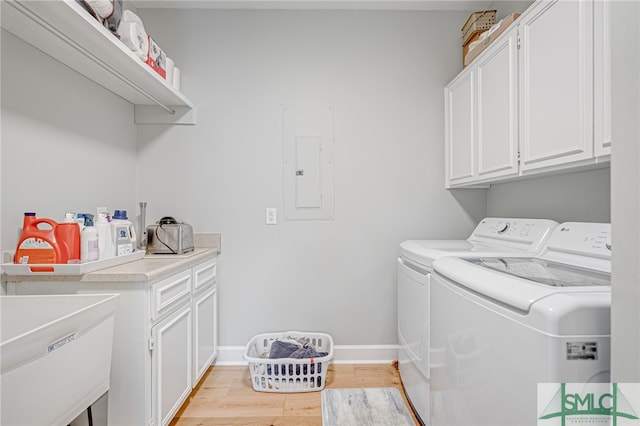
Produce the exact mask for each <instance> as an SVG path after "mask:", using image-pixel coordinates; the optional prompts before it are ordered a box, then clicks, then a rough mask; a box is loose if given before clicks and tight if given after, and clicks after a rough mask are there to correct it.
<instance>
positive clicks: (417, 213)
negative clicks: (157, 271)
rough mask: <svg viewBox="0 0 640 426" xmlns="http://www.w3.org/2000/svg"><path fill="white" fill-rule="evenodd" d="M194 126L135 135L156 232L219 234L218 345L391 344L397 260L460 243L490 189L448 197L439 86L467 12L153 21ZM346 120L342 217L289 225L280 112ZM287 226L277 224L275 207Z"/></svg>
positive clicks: (150, 14) (339, 156) (338, 123)
mask: <svg viewBox="0 0 640 426" xmlns="http://www.w3.org/2000/svg"><path fill="white" fill-rule="evenodd" d="M139 12H140V15H141V17H142V19H143V21H144V22H145V26H147V27H148V28H153V29H154V31H153V34H152V35H153V37H154V38H155V39H156V41H157V42H158V44H159V45H160V47H162V48H163V49H164V50H165V51H166V52H167V54H168V56H169V57H172V58H173V59H174V61H175V63H176V65H177V66H179V67H181V68H182V70H183V73H182V75H183V91H184V92H185V93H186V94H187V95H188V96H189V97H190V98H192V100H193V101H194V103H195V104H196V105H197V107H198V124H197V125H196V126H193V127H169V126H140V127H139V145H140V156H139V164H138V169H139V172H140V173H139V191H140V193H139V195H140V197H141V198H144V199H146V200H148V201H149V206H148V217H149V219H148V220H157V219H158V218H159V217H161V216H163V215H166V214H171V215H173V216H176V217H178V218H179V219H182V220H184V221H187V222H189V223H191V224H193V225H194V228H195V229H196V230H197V231H200V232H202V231H210V232H222V235H223V253H222V255H221V256H220V268H219V286H220V327H221V344H222V345H224V346H234V345H245V344H246V342H247V341H248V340H249V339H250V338H251V337H252V336H253V335H255V334H258V333H262V332H268V331H279V330H289V329H303V330H318V331H323V332H327V333H330V334H332V335H333V337H334V341H335V343H336V344H341V345H344V344H395V343H396V288H395V257H396V255H397V247H398V244H399V243H400V242H401V241H403V240H404V239H408V238H463V237H466V236H467V235H468V234H469V232H470V231H471V229H472V228H473V226H474V224H475V222H476V221H477V220H478V219H480V218H481V217H483V216H484V214H485V212H486V205H485V191H483V190H468V191H458V192H456V193H452V192H448V191H445V190H444V189H443V187H444V182H443V174H444V171H443V158H444V155H443V124H442V123H443V120H444V118H443V87H444V85H445V84H446V83H447V82H448V81H449V80H450V79H451V78H452V77H453V76H454V75H455V74H456V73H457V72H458V71H459V70H460V68H461V64H460V63H461V58H460V56H461V55H460V28H461V26H462V24H463V23H464V21H465V20H466V17H467V13H466V12H448V13H447V12H432V13H429V12H375V11H369V12H364V11H361V12H355V11H278V10H270V11H255V10H254V11H215V10H201V11H198V10H189V11H166V10H142V11H139ZM297 103H311V104H319V105H329V104H330V105H333V106H334V108H335V135H336V140H335V147H334V149H335V155H334V161H335V217H336V218H335V220H334V221H283V220H282V205H283V192H282V186H283V185H282V182H283V176H282V167H283V164H282V156H283V153H282V118H281V105H282V104H297ZM266 207H277V208H278V212H279V216H280V221H279V223H278V224H277V225H275V226H273V225H265V208H266Z"/></svg>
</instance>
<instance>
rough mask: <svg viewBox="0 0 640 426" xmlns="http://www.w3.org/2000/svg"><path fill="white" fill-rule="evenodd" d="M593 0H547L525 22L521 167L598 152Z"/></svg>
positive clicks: (549, 164)
mask: <svg viewBox="0 0 640 426" xmlns="http://www.w3.org/2000/svg"><path fill="white" fill-rule="evenodd" d="M592 19H593V1H591V0H584V1H563V0H556V1H543V2H539V3H536V4H534V6H533V7H532V9H531V10H530V12H529V11H528V12H527V14H526V17H525V18H524V19H523V20H522V22H521V23H520V25H519V27H520V43H521V47H520V54H519V63H520V114H521V122H520V135H521V137H520V139H521V146H522V152H521V162H522V164H521V167H522V170H530V169H536V168H542V167H552V166H558V165H561V164H565V163H569V162H573V161H579V160H584V159H589V158H591V157H592V156H593V127H592V126H593V118H592V117H593V89H592V87H593V66H592V65H593V53H592V52H593V25H592Z"/></svg>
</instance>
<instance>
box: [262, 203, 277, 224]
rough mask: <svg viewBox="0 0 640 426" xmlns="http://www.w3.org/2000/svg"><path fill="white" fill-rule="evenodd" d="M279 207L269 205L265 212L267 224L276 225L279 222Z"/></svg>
mask: <svg viewBox="0 0 640 426" xmlns="http://www.w3.org/2000/svg"><path fill="white" fill-rule="evenodd" d="M277 212H278V209H276V208H275V207H267V210H266V212H265V223H266V224H267V225H275V224H277V223H278V213H277Z"/></svg>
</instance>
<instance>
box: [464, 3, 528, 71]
mask: <svg viewBox="0 0 640 426" xmlns="http://www.w3.org/2000/svg"><path fill="white" fill-rule="evenodd" d="M519 16H520V14H519V13H512V14H511V15H509V16H507V17H506V18H504V19H502V20H501V21H500V22H498V23H497V24H496V25H494V26H493V27H492V28H491V29H489V30H488V31H487V32H486V33H485V34H482V37H481V38H479V40H478V42H477V43H474V44H473V45H472V44H471V43H470V44H469V49H468V51H467V52H465V53H464V60H463V63H462V65H463V66H465V67H466V66H467V65H469V64H470V63H471V62H472V61H473V60H474V59H475V58H477V57H478V55H479V54H480V53H482V51H483V50H484V49H486V48H487V46H489V45H490V44H491V43H493V41H494V40H495V39H496V38H498V36H499V35H500V34H502V33H503V32H505V31H506V30H507V28H509V27H510V26H511V24H513V22H514V21H515V20H516V19H518V17H519Z"/></svg>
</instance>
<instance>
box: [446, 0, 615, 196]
mask: <svg viewBox="0 0 640 426" xmlns="http://www.w3.org/2000/svg"><path fill="white" fill-rule="evenodd" d="M608 3H609V2H608V0H583V1H574V0H540V1H537V2H535V3H534V4H533V5H532V6H531V7H530V8H529V9H527V10H526V11H525V12H524V13H523V14H522V16H520V18H519V19H518V20H517V21H516V22H515V23H514V24H513V27H512V28H510V29H508V30H507V31H505V33H503V34H501V35H500V36H499V37H498V38H496V40H495V41H494V42H493V43H492V44H491V46H489V47H488V48H487V49H486V50H485V51H484V52H482V53H481V54H480V55H479V56H478V57H477V58H476V59H475V60H474V61H473V62H472V63H471V64H470V65H469V66H468V67H467V68H466V69H465V70H463V71H462V72H461V73H460V74H459V75H458V76H457V77H456V78H454V79H453V80H452V81H451V83H450V84H449V85H447V87H445V153H446V154H445V169H446V175H445V186H446V187H447V188H455V187H473V186H485V187H486V186H488V185H489V184H491V183H495V182H503V181H507V180H513V179H517V178H522V177H525V176H530V175H531V176H532V175H541V174H545V173H561V172H566V171H572V170H578V169H581V168H587V167H599V166H604V165H607V164H608V162H609V156H610V153H611V131H610V114H611V110H610V108H611V107H610V97H611V95H610V64H609V62H610V54H609V51H610V41H609V36H608V31H609V27H608V25H609V24H608V19H609V18H608V8H609V5H608ZM465 103H467V104H466V105H464V104H465Z"/></svg>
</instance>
